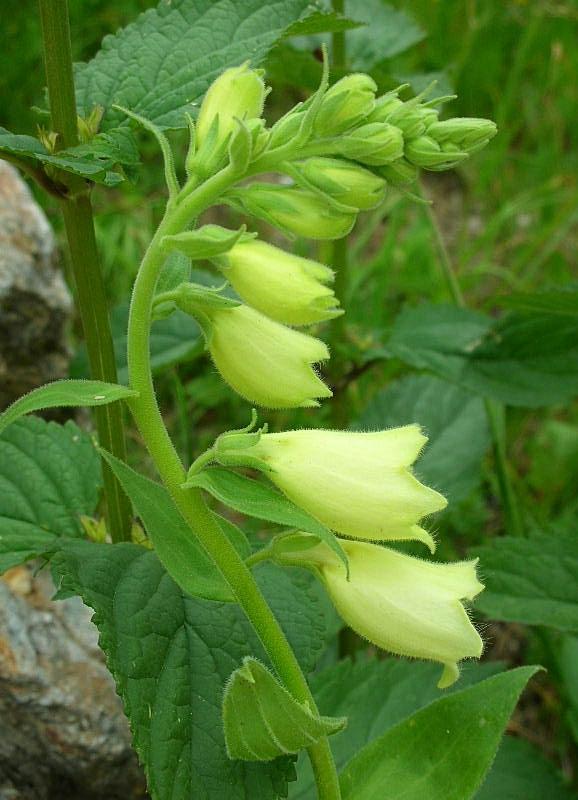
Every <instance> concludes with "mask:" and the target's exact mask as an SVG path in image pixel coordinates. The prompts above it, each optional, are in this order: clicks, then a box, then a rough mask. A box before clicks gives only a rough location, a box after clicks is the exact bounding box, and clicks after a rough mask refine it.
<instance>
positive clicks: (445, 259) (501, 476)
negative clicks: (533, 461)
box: [419, 186, 522, 536]
mask: <svg viewBox="0 0 578 800" xmlns="http://www.w3.org/2000/svg"><path fill="white" fill-rule="evenodd" d="M419 194H420V196H421V197H422V198H423V199H424V200H426V201H427V197H426V195H425V192H424V190H423V187H421V186H420V190H419ZM425 208H426V214H427V217H428V220H429V223H430V226H431V229H432V231H433V234H434V236H435V240H436V244H437V247H438V254H439V259H440V263H441V266H442V270H443V274H444V277H445V279H446V283H447V286H448V289H449V292H450V294H451V297H452V300H453V302H454V304H455V305H456V306H459V307H460V308H466V301H465V299H464V296H463V294H462V291H461V289H460V285H459V283H458V279H457V277H456V273H455V270H454V267H453V264H452V261H451V258H450V254H449V252H448V249H447V247H446V243H445V240H444V237H443V234H442V231H441V228H440V226H439V224H438V221H437V218H436V216H435V214H434V212H433V209H432V206H431V204H430V203H429V202H427V204H426V206H425ZM484 404H485V407H486V415H487V418H488V422H489V425H490V431H491V434H492V442H493V447H494V458H495V460H496V469H497V473H498V485H499V487H500V495H501V500H502V506H503V510H504V516H505V518H506V527H507V529H508V532H509V533H512V534H514V535H515V536H521V535H522V520H521V517H520V510H519V508H518V503H517V500H516V494H515V492H514V487H513V486H512V481H511V478H510V472H509V469H508V457H507V453H506V434H505V407H504V406H503V405H502V404H501V403H497V402H495V401H494V400H489V399H486V400H485V401H484Z"/></svg>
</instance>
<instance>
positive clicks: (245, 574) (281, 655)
mask: <svg viewBox="0 0 578 800" xmlns="http://www.w3.org/2000/svg"><path fill="white" fill-rule="evenodd" d="M235 180H236V177H235V176H234V173H232V172H231V170H230V169H229V168H226V169H224V170H222V171H221V172H220V173H217V175H215V176H213V177H212V178H209V179H208V180H207V181H206V182H205V183H204V184H202V185H201V186H199V187H198V188H196V189H195V190H193V191H192V192H190V191H187V190H184V192H183V193H181V195H179V196H178V197H177V198H176V201H173V202H169V204H168V206H167V213H166V214H165V217H164V219H163V221H162V222H161V224H160V226H159V228H158V230H157V232H156V234H155V236H154V238H153V240H152V241H151V244H150V246H149V249H148V251H147V253H146V254H145V257H144V259H143V261H142V264H141V267H140V269H139V273H138V275H137V278H136V281H135V285H134V290H133V296H132V302H131V309H130V318H129V328H128V363H129V376H130V385H131V387H132V388H134V389H136V391H138V392H139V396H138V398H135V399H134V401H132V402H131V404H130V406H131V411H132V412H133V415H134V418H135V421H136V423H137V425H138V427H139V429H140V431H141V434H142V437H143V439H144V442H145V444H146V446H147V448H148V450H149V452H150V454H151V456H152V458H153V460H154V462H155V465H156V467H157V469H158V472H159V474H160V476H161V478H162V480H163V482H164V484H165V486H166V487H167V489H168V491H169V492H170V494H171V496H172V498H173V500H174V502H175V504H176V506H177V507H178V509H179V511H180V512H181V514H182V516H183V517H184V519H185V520H186V521H187V522H188V524H189V526H190V528H191V531H192V532H193V534H194V535H195V536H196V537H197V539H198V540H199V541H200V542H201V544H202V546H203V547H204V548H205V550H206V551H207V553H208V554H209V556H210V557H211V558H212V560H213V561H214V563H215V564H216V566H217V568H218V569H219V571H220V572H221V574H222V575H223V577H224V579H225V580H226V581H227V583H228V584H229V586H230V587H231V591H232V592H233V595H234V597H235V599H236V600H237V602H238V603H239V605H240V606H241V608H242V609H243V611H244V612H245V614H246V615H247V618H248V619H249V621H250V622H251V624H252V626H253V628H254V629H255V631H256V633H257V635H258V636H259V639H260V640H261V642H262V643H263V646H264V648H265V650H266V652H267V653H268V655H269V658H270V659H271V662H272V664H273V666H274V668H275V670H276V671H277V673H278V674H279V676H280V678H281V679H282V681H283V682H284V684H285V686H286V687H287V689H288V690H289V691H290V692H291V693H292V694H293V696H294V697H295V698H296V699H297V700H298V701H299V702H302V703H307V704H308V705H309V707H310V708H311V709H312V710H313V711H314V710H315V709H316V706H315V701H314V699H313V696H312V694H311V691H310V689H309V686H308V684H307V681H306V679H305V676H304V675H303V672H302V671H301V667H300V666H299V663H298V661H297V659H296V657H295V654H294V653H293V651H292V649H291V647H290V645H289V643H288V641H287V639H286V637H285V634H284V633H283V631H282V629H281V627H280V626H279V623H278V622H277V620H276V618H275V616H274V614H273V612H272V611H271V609H270V608H269V606H268V604H267V602H266V601H265V598H264V597H263V595H262V593H261V591H260V589H259V587H258V585H257V583H256V582H255V579H254V577H253V575H252V573H251V571H250V569H249V567H248V566H247V564H246V563H245V562H244V561H243V559H242V558H241V557H240V556H239V554H238V553H237V551H236V550H235V548H234V547H233V545H232V544H231V543H230V541H229V539H228V538H227V536H225V534H224V533H223V531H222V530H221V528H220V527H219V525H218V524H217V523H216V522H215V520H214V518H213V517H212V515H211V514H210V512H209V509H208V508H207V505H206V503H205V501H204V499H203V496H202V494H201V492H200V490H198V489H188V490H184V489H182V488H181V486H182V484H183V482H184V480H185V470H184V468H183V465H182V464H181V461H180V459H179V457H178V454H177V452H176V450H175V448H174V445H173V443H172V441H171V438H170V436H169V433H168V431H167V429H166V426H165V424H164V421H163V418H162V415H161V412H160V409H159V407H158V403H157V398H156V394H155V391H154V385H153V379H152V372H151V365H150V353H149V344H150V342H149V339H150V325H151V312H152V307H153V299H154V292H155V287H156V283H157V279H158V276H159V272H160V270H161V268H162V265H163V262H164V255H163V252H162V238H163V236H166V235H168V234H174V233H178V232H179V231H181V230H183V229H184V228H185V227H187V226H188V225H189V224H190V223H191V221H192V220H193V219H194V218H195V217H197V216H198V215H199V214H200V213H201V212H202V211H203V210H204V209H205V208H207V207H208V206H209V205H211V204H212V203H214V201H215V200H216V199H217V198H218V197H219V196H220V195H221V194H222V193H223V191H225V189H227V188H228V187H229V186H231V185H232V184H233V183H234V182H235ZM308 752H309V755H310V758H311V762H312V765H313V770H314V773H315V777H316V781H317V788H318V794H319V798H320V800H339V798H340V796H341V795H340V789H339V780H338V777H337V771H336V768H335V763H334V760H333V755H332V753H331V749H330V747H329V742H328V740H327V739H326V738H325V739H323V740H321V741H320V742H318V743H317V744H315V745H312V746H311V747H310V748H309V749H308Z"/></svg>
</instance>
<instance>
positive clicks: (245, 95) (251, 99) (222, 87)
mask: <svg viewBox="0 0 578 800" xmlns="http://www.w3.org/2000/svg"><path fill="white" fill-rule="evenodd" d="M262 76H263V71H262V70H256V69H250V68H249V66H248V64H247V63H245V64H242V65H241V66H240V67H232V68H231V69H227V70H225V71H224V72H223V73H222V75H219V77H218V78H217V79H216V80H215V81H213V83H212V84H211V85H210V86H209V88H208V90H207V93H206V94H205V97H204V99H203V102H202V104H201V110H200V111H199V116H198V119H197V126H196V135H197V148H200V147H202V145H203V143H204V142H205V141H206V139H207V137H208V135H209V131H210V129H211V127H212V126H213V125H214V124H215V121H217V128H218V132H217V137H216V141H215V145H216V146H218V144H219V143H221V142H223V141H224V140H226V139H227V137H228V136H229V134H230V133H231V132H232V131H233V130H235V128H236V127H237V123H236V122H235V118H237V119H240V120H250V119H254V118H256V117H260V116H261V114H262V113H263V106H264V104H265V97H266V95H267V89H266V87H265V83H264V81H263V77H262Z"/></svg>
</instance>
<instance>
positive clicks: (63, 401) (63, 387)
mask: <svg viewBox="0 0 578 800" xmlns="http://www.w3.org/2000/svg"><path fill="white" fill-rule="evenodd" d="M137 394H138V392H135V391H134V390H133V389H129V388H128V387H127V386H119V385H118V384H116V383H105V382H104V381H92V380H86V381H84V380H62V381H54V382H53V383H47V384H45V385H44V386H40V387H39V388H38V389H33V390H32V391H31V392H28V394H25V395H23V396H22V397H19V398H18V400H16V401H15V402H14V403H12V405H11V406H9V407H8V408H7V409H6V411H4V413H3V414H0V433H2V431H3V430H4V429H5V428H7V427H8V425H11V424H12V423H13V422H14V421H15V420H17V419H19V418H20V417H23V416H24V415H25V414H31V413H33V412H34V411H42V410H43V409H45V408H58V407H60V406H64V407H66V406H106V405H108V404H109V403H114V402H116V401H117V400H126V399H127V398H129V397H136V396H137Z"/></svg>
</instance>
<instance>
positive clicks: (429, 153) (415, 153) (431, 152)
mask: <svg viewBox="0 0 578 800" xmlns="http://www.w3.org/2000/svg"><path fill="white" fill-rule="evenodd" d="M445 147H448V150H449V149H451V144H450V143H448V144H447V145H445V146H442V145H440V144H439V143H438V142H437V141H436V140H435V139H433V138H432V137H431V136H420V137H418V138H417V139H412V140H411V141H410V142H407V144H406V146H405V157H406V159H407V160H408V161H410V162H411V163H412V164H415V165H416V166H417V167H423V168H424V169H429V170H432V171H434V172H441V171H442V170H446V169H452V167H455V166H456V165H457V164H459V163H460V161H463V160H464V158H467V157H468V154H467V153H465V152H462V151H459V150H457V149H456V148H454V152H448V151H446V149H445Z"/></svg>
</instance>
